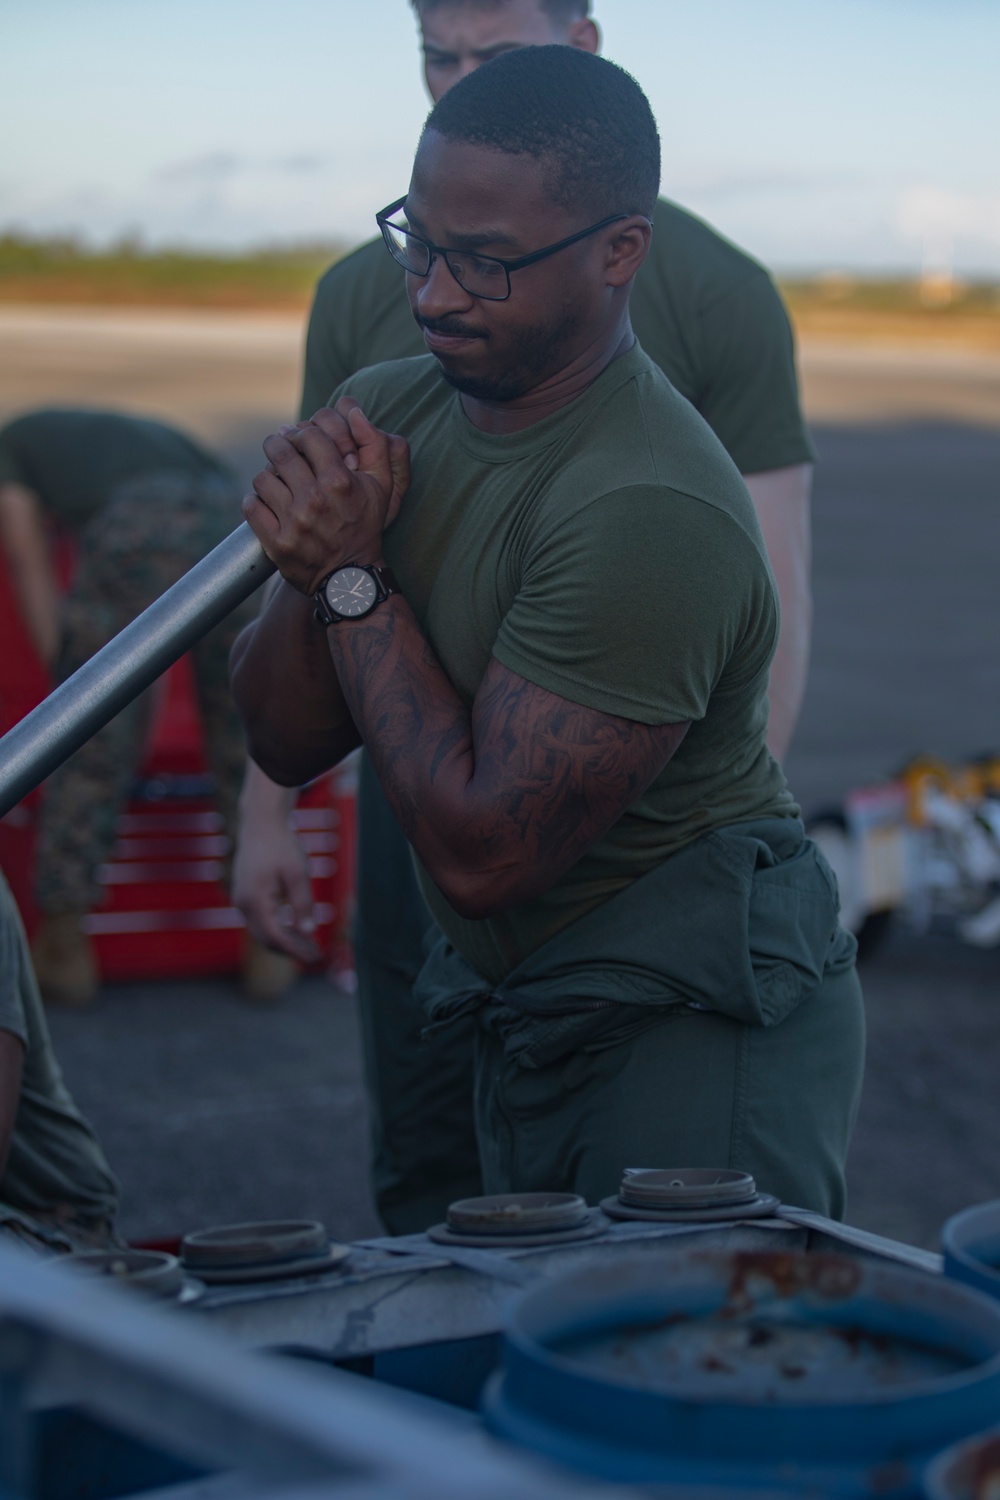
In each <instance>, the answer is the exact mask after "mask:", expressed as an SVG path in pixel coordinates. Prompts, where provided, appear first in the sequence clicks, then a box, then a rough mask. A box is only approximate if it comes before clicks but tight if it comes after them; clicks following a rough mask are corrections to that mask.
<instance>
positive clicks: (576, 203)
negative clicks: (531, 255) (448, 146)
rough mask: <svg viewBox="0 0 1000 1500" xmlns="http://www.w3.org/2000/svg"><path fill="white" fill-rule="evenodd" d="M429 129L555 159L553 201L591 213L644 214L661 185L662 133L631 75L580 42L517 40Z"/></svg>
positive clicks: (457, 90) (438, 112) (465, 81)
mask: <svg viewBox="0 0 1000 1500" xmlns="http://www.w3.org/2000/svg"><path fill="white" fill-rule="evenodd" d="M424 130H425V131H428V130H433V131H435V132H436V133H437V134H438V135H443V136H444V137H445V138H446V139H448V140H453V141H467V142H468V143H469V145H472V146H483V147H485V148H486V149H487V150H492V151H502V152H504V153H505V154H507V155H510V156H521V155H523V156H533V157H535V158H536V159H538V160H545V161H547V162H548V163H550V164H551V169H550V171H549V172H548V174H547V176H548V181H549V187H550V191H551V192H552V196H553V198H554V200H555V201H556V202H557V203H559V204H560V205H562V206H563V207H565V208H571V209H576V208H578V207H579V208H585V209H586V211H587V214H588V216H590V217H592V218H594V219H600V218H603V217H605V215H607V214H613V213H624V214H645V215H646V217H647V218H651V217H652V214H653V205H654V204H655V202H656V195H657V193H658V191H659V187H660V137H659V135H658V133H657V129H656V121H655V120H654V119H653V112H652V110H651V109H650V107H649V101H648V100H647V98H646V96H645V94H644V93H643V92H642V89H641V88H640V87H639V85H638V84H637V83H636V81H635V79H634V78H633V77H632V76H631V74H629V73H626V72H625V70H624V68H619V67H617V66H616V65H615V64H614V63H611V62H607V61H606V60H605V59H604V58H603V57H595V56H594V55H593V54H592V53H590V52H584V51H582V50H581V49H578V48H576V47H558V46H557V47H519V48H518V49H517V51H516V52H505V53H503V54H502V55H501V56H500V57H495V58H493V60H492V61H491V62H488V63H484V64H483V65H482V67H480V68H477V69H476V70H475V72H474V73H469V74H467V76H466V77H465V78H462V79H460V80H459V82H458V83H456V84H455V85H454V87H453V88H450V89H449V90H448V92H447V93H446V94H444V95H442V97H441V98H440V99H439V100H438V102H437V104H436V105H435V106H434V108H433V109H432V110H431V112H430V114H429V115H428V117H427V122H426V124H425V126H424Z"/></svg>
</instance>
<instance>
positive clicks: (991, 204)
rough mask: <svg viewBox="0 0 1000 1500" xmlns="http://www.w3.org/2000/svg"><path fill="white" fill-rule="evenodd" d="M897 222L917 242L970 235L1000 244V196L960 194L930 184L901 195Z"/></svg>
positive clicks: (950, 189) (994, 194)
mask: <svg viewBox="0 0 1000 1500" xmlns="http://www.w3.org/2000/svg"><path fill="white" fill-rule="evenodd" d="M896 222H897V224H898V225H899V228H900V231H901V232H902V233H903V234H905V235H908V236H911V237H912V238H914V239H927V238H936V237H943V236H949V237H952V238H955V237H957V236H959V235H963V236H964V235H968V236H970V237H973V238H976V239H984V240H990V241H995V242H996V243H998V244H1000V193H986V192H983V193H960V192H955V190H954V189H953V188H943V187H932V186H929V185H923V186H920V187H914V188H910V189H908V190H907V191H906V192H905V193H903V194H902V195H901V196H900V199H899V202H898V204H897V208H896Z"/></svg>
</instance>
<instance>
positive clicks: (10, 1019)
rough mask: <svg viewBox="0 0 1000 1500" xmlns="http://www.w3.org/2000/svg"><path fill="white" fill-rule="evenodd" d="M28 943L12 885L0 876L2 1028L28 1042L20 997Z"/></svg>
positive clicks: (0, 1004) (0, 1020)
mask: <svg viewBox="0 0 1000 1500" xmlns="http://www.w3.org/2000/svg"><path fill="white" fill-rule="evenodd" d="M27 962H28V960H27V944H26V942H25V937H24V930H23V928H22V927H21V920H20V918H19V916H18V914H17V908H16V907H15V905H14V898H13V896H12V895H11V893H10V887H9V886H8V885H7V882H6V881H5V880H4V878H3V875H0V1031H9V1032H11V1033H12V1034H13V1035H14V1036H16V1037H18V1038H19V1039H20V1040H21V1041H22V1042H23V1043H24V1045H25V1046H27V1045H28V1022H27V1018H26V1016H25V1014H24V1004H23V1002H22V1000H21V983H22V974H23V970H24V966H25V964H26V963H27Z"/></svg>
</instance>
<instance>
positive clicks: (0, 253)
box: [0, 234, 345, 308]
mask: <svg viewBox="0 0 1000 1500" xmlns="http://www.w3.org/2000/svg"><path fill="white" fill-rule="evenodd" d="M344 250H345V247H344V246H343V245H302V246H296V247H294V248H292V249H287V250H258V251H253V252H249V253H245V254H232V255H213V254H208V253H197V252H191V251H186V250H147V249H144V248H143V247H142V246H141V245H139V244H134V243H130V242H127V241H126V242H123V243H122V244H119V245H116V246H113V247H112V248H111V249H110V250H103V251H96V250H89V249H87V248H86V247H85V246H83V245H81V244H79V243H78V242H77V241H75V240H71V239H62V240H38V239H30V238H28V237H26V236H23V235H17V234H8V235H3V236H0V302H75V303H117V304H125V305H129V304H131V305H135V306H147V307H148V306H161V307H162V306H167V307H171V306H176V307H222V308H226V307H232V308H238V307H258V308H268V307H270V308H281V307H287V308H301V307H303V306H305V305H306V304H307V303H308V301H309V298H310V296H311V294H312V289H313V286H314V284H315V282H316V278H317V277H318V276H319V274H320V273H321V272H322V271H323V270H324V269H325V267H326V266H328V265H329V264H330V262H331V261H332V260H336V259H337V257H338V256H340V255H343V254H344Z"/></svg>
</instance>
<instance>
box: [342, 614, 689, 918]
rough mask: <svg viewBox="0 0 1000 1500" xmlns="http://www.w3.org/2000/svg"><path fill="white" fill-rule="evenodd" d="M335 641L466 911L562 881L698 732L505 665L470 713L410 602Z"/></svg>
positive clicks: (409, 809) (368, 729) (493, 669)
mask: <svg viewBox="0 0 1000 1500" xmlns="http://www.w3.org/2000/svg"><path fill="white" fill-rule="evenodd" d="M328 635H329V640H330V651H331V654H332V657H333V661H334V665H335V667H336V669H337V675H338V677H339V679H340V684H341V688H342V691H343V694H344V698H345V700H346V702H347V705H348V707H349V708H350V710H351V715H352V718H353V720H354V722H355V724H357V726H358V729H359V731H360V733H361V735H362V737H363V739H364V741H365V743H366V745H367V747H368V750H369V752H370V753H371V756H372V759H373V761H374V764H375V769H376V771H377V772H378V775H379V779H380V780H381V782H382V785H383V787H384V789H385V792H386V795H387V797H388V799H389V802H390V805H391V806H392V809H393V811H394V812H395V814H396V816H397V818H398V819H399V821H400V824H401V825H402V827H403V830H404V832H405V833H406V835H407V837H408V838H409V840H410V842H411V843H412V844H413V846H414V848H415V849H416V851H417V853H418V855H419V856H420V859H421V861H422V862H423V864H424V865H425V867H426V868H427V870H428V871H429V872H430V874H431V876H432V877H433V879H434V880H435V881H436V882H437V884H438V885H439V886H440V887H441V889H442V891H443V892H444V894H445V895H446V896H447V898H448V899H449V901H450V902H451V903H452V905H453V906H454V907H455V908H456V910H457V911H459V912H460V913H461V914H462V915H464V916H472V917H481V916H488V915H491V914H493V913H494V912H497V911H501V910H505V909H506V908H508V907H511V906H516V905H518V904H519V903H520V902H523V901H527V900H530V899H531V898H532V897H533V896H537V895H538V894H540V892H542V891H544V890H547V889H548V888H549V886H551V885H553V884H555V882H556V881H557V880H558V879H559V878H560V876H561V875H563V874H564V873H565V872H566V870H568V869H569V868H570V867H571V866H572V865H573V864H575V863H576V861H577V860H578V859H579V858H580V857H581V855H583V854H584V853H585V852H586V850H587V849H588V848H589V847H590V846H591V845H592V844H593V843H595V842H596V841H597V839H599V838H600V837H601V836H602V835H603V834H604V833H606V832H607V830H608V829H609V828H610V827H612V825H613V824H614V823H616V822H617V821H618V819H619V818H620V817H621V816H622V814H623V813H624V812H625V810H626V809H627V808H628V807H629V806H630V804H631V803H633V802H634V801H635V800H636V799H637V798H638V797H640V796H641V795H642V793H643V792H644V791H645V790H646V788H647V787H648V786H649V785H650V783H651V782H652V781H653V780H654V779H655V778H656V776H658V775H659V773H660V771H661V770H662V769H663V767H664V766H665V765H666V763H667V761H668V760H669V759H670V757H671V756H672V755H673V753H674V751H675V750H676V749H677V746H678V745H679V744H680V742H681V740H682V739H683V738H684V734H685V732H686V730H687V727H688V726H687V724H667V725H659V726H650V725H646V724H639V723H637V722H635V721H634V720H631V719H622V718H618V717H616V716H614V715H610V714H604V713H600V712H598V711H597V710H594V709H588V708H583V707H581V706H580V705H579V704H575V703H570V702H569V701H567V700H566V699H565V698H561V697H559V696H558V695H557V694H555V693H550V692H548V691H547V690H546V689H544V688H540V687H536V686H535V685H534V684H533V683H530V682H527V681H526V680H525V679H524V678H523V677H520V676H519V675H518V674H517V673H516V672H511V671H509V670H508V669H507V668H506V667H504V666H502V665H501V664H500V662H498V661H497V660H496V659H493V660H492V661H491V662H490V664H489V666H488V668H487V671H486V674H485V676H484V678H483V681H482V683H481V685H480V688H479V691H478V693H477V694H476V699H475V702H474V704H473V705H472V710H471V713H470V711H469V710H468V708H467V707H466V705H465V704H464V703H463V702H462V700H461V698H460V697H459V696H458V694H457V693H456V692H455V690H454V688H453V687H452V685H451V683H450V681H449V680H448V678H447V676H446V675H445V673H444V671H443V669H442V667H441V665H440V663H439V661H438V660H437V657H436V656H435V654H434V652H433V651H432V650H431V647H430V645H429V644H428V642H427V640H426V638H425V637H424V636H423V634H422V633H421V631H420V629H419V627H418V625H417V623H416V620H415V618H414V616H413V614H412V611H411V610H410V609H409V606H408V605H407V604H406V602H405V600H403V599H402V598H400V597H399V596H398V595H397V596H394V597H393V598H392V599H390V600H389V601H388V602H387V603H386V604H385V605H384V606H382V607H381V608H379V609H377V610H375V611H374V612H373V613H372V614H371V615H370V616H368V617H367V618H366V619H365V620H361V621H358V622H348V623H347V624H346V625H345V626H336V627H334V628H333V629H331V630H330V631H329V632H328Z"/></svg>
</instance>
